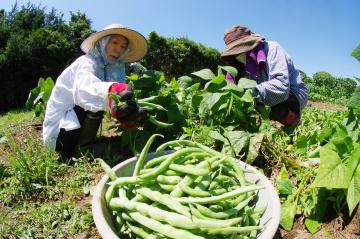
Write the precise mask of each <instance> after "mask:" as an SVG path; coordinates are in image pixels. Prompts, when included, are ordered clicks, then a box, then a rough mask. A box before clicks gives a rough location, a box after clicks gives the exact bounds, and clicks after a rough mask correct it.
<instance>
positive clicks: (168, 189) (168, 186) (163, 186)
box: [159, 183, 175, 192]
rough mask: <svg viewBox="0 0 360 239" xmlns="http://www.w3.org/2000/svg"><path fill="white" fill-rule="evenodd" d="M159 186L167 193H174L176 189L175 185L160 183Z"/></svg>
mask: <svg viewBox="0 0 360 239" xmlns="http://www.w3.org/2000/svg"><path fill="white" fill-rule="evenodd" d="M159 186H160V187H161V188H162V189H163V190H165V191H167V192H172V191H173V190H174V189H175V185H168V184H161V183H159Z"/></svg>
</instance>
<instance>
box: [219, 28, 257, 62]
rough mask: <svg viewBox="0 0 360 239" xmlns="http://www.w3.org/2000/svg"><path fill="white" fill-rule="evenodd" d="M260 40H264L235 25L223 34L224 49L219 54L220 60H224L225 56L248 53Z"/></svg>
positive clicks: (247, 29)
mask: <svg viewBox="0 0 360 239" xmlns="http://www.w3.org/2000/svg"><path fill="white" fill-rule="evenodd" d="M262 40H264V37H262V36H260V35H258V34H254V33H252V32H251V31H250V29H249V28H247V27H243V26H240V25H235V26H233V27H231V28H230V29H228V30H226V31H225V33H224V42H225V44H226V47H225V50H224V52H223V53H222V54H221V58H223V59H225V58H226V57H227V56H233V55H238V54H240V53H244V52H247V51H250V50H252V49H254V48H255V47H256V46H257V45H258V44H259V42H261V41H262Z"/></svg>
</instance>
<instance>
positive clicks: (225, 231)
mask: <svg viewBox="0 0 360 239" xmlns="http://www.w3.org/2000/svg"><path fill="white" fill-rule="evenodd" d="M262 229H264V226H247V227H227V228H222V229H220V228H211V229H204V231H206V232H207V233H209V234H222V235H230V234H235V233H237V234H238V233H251V232H252V231H254V230H255V231H258V230H262Z"/></svg>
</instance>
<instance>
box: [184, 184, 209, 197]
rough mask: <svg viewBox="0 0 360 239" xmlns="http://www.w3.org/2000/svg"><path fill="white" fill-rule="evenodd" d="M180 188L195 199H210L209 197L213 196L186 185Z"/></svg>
mask: <svg viewBox="0 0 360 239" xmlns="http://www.w3.org/2000/svg"><path fill="white" fill-rule="evenodd" d="M180 188H181V190H182V191H183V192H184V193H186V194H188V195H190V196H194V197H209V196H211V194H210V193H209V192H206V191H202V190H197V189H193V188H191V187H189V186H186V185H181V186H180Z"/></svg>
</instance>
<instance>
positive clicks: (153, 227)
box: [129, 212, 205, 239]
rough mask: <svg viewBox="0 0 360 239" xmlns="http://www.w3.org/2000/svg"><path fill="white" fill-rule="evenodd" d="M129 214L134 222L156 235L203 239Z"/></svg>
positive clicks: (138, 214) (149, 219)
mask: <svg viewBox="0 0 360 239" xmlns="http://www.w3.org/2000/svg"><path fill="white" fill-rule="evenodd" d="M129 214H130V216H131V217H132V218H133V219H134V220H135V221H137V222H138V223H140V224H142V225H143V226H145V227H147V228H149V229H151V230H153V231H156V232H158V233H161V234H163V235H165V236H168V237H170V238H174V239H183V238H192V239H205V237H202V236H198V235H195V234H193V233H191V232H188V231H186V230H182V229H177V228H175V227H172V226H170V225H167V224H162V223H160V222H158V221H156V220H154V219H151V218H148V217H146V216H143V215H141V214H140V213H138V212H131V213H129Z"/></svg>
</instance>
